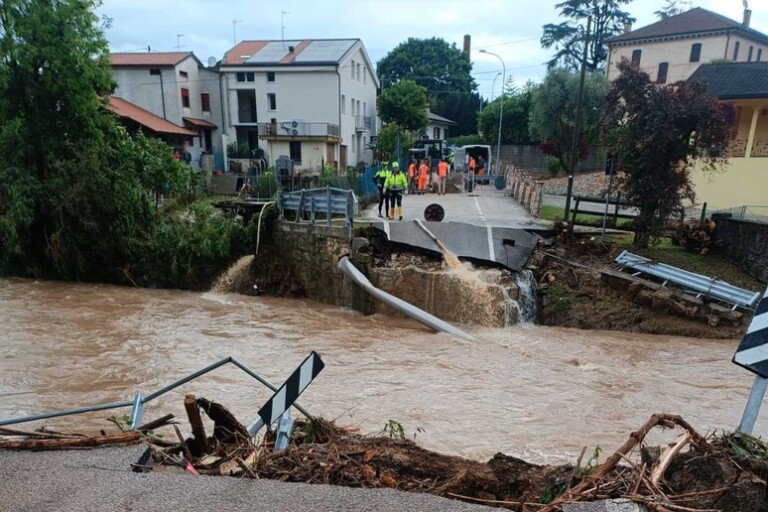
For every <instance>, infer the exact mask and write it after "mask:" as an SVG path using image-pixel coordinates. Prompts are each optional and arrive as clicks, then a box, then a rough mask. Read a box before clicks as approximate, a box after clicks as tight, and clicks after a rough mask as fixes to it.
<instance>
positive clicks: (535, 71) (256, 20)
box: [99, 0, 768, 97]
mask: <svg viewBox="0 0 768 512" xmlns="http://www.w3.org/2000/svg"><path fill="white" fill-rule="evenodd" d="M664 2H665V0H634V1H632V2H631V3H630V4H629V6H628V7H627V9H628V10H629V12H630V13H631V14H632V16H634V17H635V18H637V22H636V24H635V27H640V26H643V25H648V24H650V23H653V22H655V21H657V19H656V17H655V15H654V14H653V13H654V11H656V10H658V9H659V8H660V7H661V6H662V5H663V4H664ZM556 3H558V2H557V1H554V0H540V1H538V2H532V1H530V0H313V1H309V0H283V1H265V0H251V1H244V0H218V1H215V2H214V1H211V0H105V1H104V5H103V6H102V7H101V8H100V9H99V13H100V14H103V15H107V16H109V17H110V18H112V20H113V22H112V28H111V29H109V30H108V32H107V37H108V39H109V42H110V46H111V49H112V51H135V50H140V49H142V48H144V49H146V47H147V46H150V47H151V48H152V51H174V50H176V48H177V44H180V45H181V49H182V50H185V51H193V52H195V55H197V57H198V58H199V59H200V60H201V61H203V62H204V63H205V62H207V60H208V59H209V57H214V58H216V59H217V60H218V59H221V58H222V56H223V55H224V52H225V51H227V50H228V49H229V48H231V47H232V46H233V40H234V34H233V20H238V23H236V25H235V27H236V37H237V40H238V41H242V40H244V39H278V40H279V39H280V38H281V27H282V26H284V27H285V38H286V39H311V38H360V39H362V41H363V44H364V45H365V47H366V50H367V51H368V54H369V56H370V57H371V60H372V61H373V63H374V65H375V63H376V62H377V61H378V60H380V59H381V58H383V57H384V56H386V54H387V53H388V52H389V51H390V50H392V49H393V48H394V47H395V46H397V45H398V44H399V43H400V42H402V41H405V40H406V39H407V38H409V37H417V38H429V37H441V38H443V39H445V40H446V41H448V42H449V43H456V45H457V46H458V47H459V48H461V47H462V42H463V37H464V34H470V35H471V36H472V52H471V59H472V63H473V75H474V77H475V80H476V81H477V83H478V88H479V91H480V93H481V94H482V95H483V96H485V97H490V96H491V92H492V91H491V87H492V85H494V78H495V77H496V75H497V74H498V73H499V72H500V71H501V64H500V62H499V60H498V59H497V58H495V57H493V56H490V55H485V54H482V53H479V52H478V50H479V49H481V48H486V49H487V50H488V51H492V52H494V53H497V54H499V55H500V56H501V58H502V59H503V60H504V64H505V66H506V72H507V76H509V75H512V76H514V78H515V81H516V83H517V84H518V85H522V84H524V83H525V82H526V81H527V80H529V79H531V80H534V81H540V80H541V79H542V78H543V76H544V74H545V72H546V65H545V64H544V62H546V61H547V59H548V58H549V57H550V55H551V53H552V52H551V51H549V50H543V49H542V48H541V46H540V44H539V38H540V37H541V27H542V25H544V24H546V23H553V22H558V13H557V10H556V9H555V7H554V6H555V4H556ZM531 5H536V7H535V8H533V7H531ZM691 5H692V6H693V7H704V8H705V9H710V10H712V11H715V12H717V13H720V14H722V15H725V16H728V17H730V18H731V19H734V20H737V21H741V19H742V17H743V10H744V8H743V6H742V0H693V1H692V2H691ZM750 8H751V9H752V24H751V26H752V28H755V29H757V30H760V31H762V32H764V33H768V2H767V1H765V0H759V1H758V0H750ZM283 11H285V12H286V14H284V15H283V14H281V13H282V12H283ZM281 19H282V20H283V22H282V23H281ZM178 34H183V36H180V37H178V38H177V35H178ZM500 87H501V77H499V78H498V80H496V83H495V88H494V89H493V94H494V95H498V93H499V90H500Z"/></svg>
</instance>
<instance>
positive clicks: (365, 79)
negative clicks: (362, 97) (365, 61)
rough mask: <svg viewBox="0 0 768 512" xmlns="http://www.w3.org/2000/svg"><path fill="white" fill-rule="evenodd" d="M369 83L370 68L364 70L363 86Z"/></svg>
mask: <svg viewBox="0 0 768 512" xmlns="http://www.w3.org/2000/svg"><path fill="white" fill-rule="evenodd" d="M366 83H368V68H363V84H366Z"/></svg>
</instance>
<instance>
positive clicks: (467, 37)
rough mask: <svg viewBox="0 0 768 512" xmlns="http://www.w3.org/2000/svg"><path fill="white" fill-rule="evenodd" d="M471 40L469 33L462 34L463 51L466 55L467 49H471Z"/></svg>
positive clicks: (467, 54) (467, 53)
mask: <svg viewBox="0 0 768 512" xmlns="http://www.w3.org/2000/svg"><path fill="white" fill-rule="evenodd" d="M471 41H472V36H470V35H469V34H467V35H465V36H464V53H465V54H466V56H467V57H469V51H470V49H471V48H470V47H471Z"/></svg>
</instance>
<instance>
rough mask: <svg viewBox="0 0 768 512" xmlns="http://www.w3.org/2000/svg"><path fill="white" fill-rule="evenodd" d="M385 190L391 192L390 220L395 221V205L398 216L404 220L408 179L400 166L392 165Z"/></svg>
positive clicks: (395, 163)
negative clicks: (404, 201) (404, 200)
mask: <svg viewBox="0 0 768 512" xmlns="http://www.w3.org/2000/svg"><path fill="white" fill-rule="evenodd" d="M384 188H386V189H387V190H388V191H389V220H395V203H397V216H398V217H399V219H400V220H403V192H404V191H405V190H406V189H407V188H408V179H407V178H406V177H405V174H404V173H401V172H400V164H398V163H397V162H394V163H393V164H392V173H391V174H390V175H389V177H388V178H387V181H386V183H385V184H384Z"/></svg>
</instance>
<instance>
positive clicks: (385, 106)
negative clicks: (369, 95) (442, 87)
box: [378, 80, 427, 130]
mask: <svg viewBox="0 0 768 512" xmlns="http://www.w3.org/2000/svg"><path fill="white" fill-rule="evenodd" d="M378 102H379V115H380V116H381V119H382V120H383V121H384V122H386V123H397V124H398V125H400V126H401V127H403V128H405V129H406V130H418V129H419V128H424V127H425V126H426V125H427V95H426V90H425V89H424V87H422V86H420V85H418V84H417V83H416V82H414V81H413V80H401V81H399V82H397V83H396V84H394V85H392V86H391V87H389V88H387V89H385V90H384V92H383V93H382V94H381V95H380V96H379V100H378Z"/></svg>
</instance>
